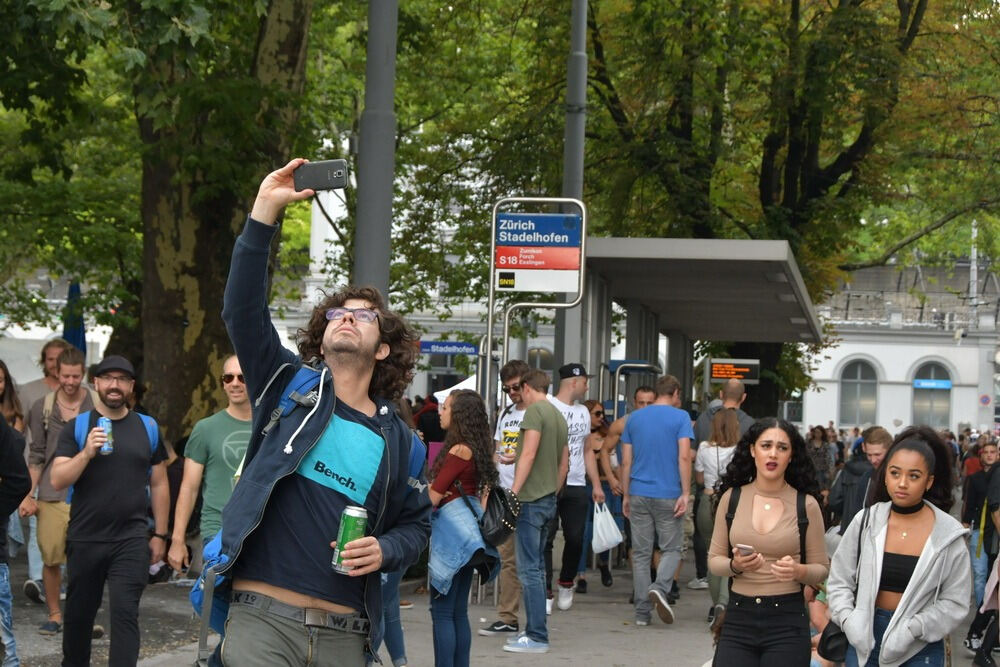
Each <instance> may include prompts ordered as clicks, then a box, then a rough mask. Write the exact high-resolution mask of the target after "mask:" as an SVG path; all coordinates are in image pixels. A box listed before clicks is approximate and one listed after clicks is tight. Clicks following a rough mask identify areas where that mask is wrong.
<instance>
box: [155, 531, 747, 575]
mask: <svg viewBox="0 0 1000 667" xmlns="http://www.w3.org/2000/svg"><path fill="white" fill-rule="evenodd" d="M153 537H158V538H160V539H161V540H163V541H164V542H166V541H167V540H169V539H170V538H169V536H168V535H167V534H166V533H153ZM151 539H152V538H151ZM730 569H732V566H730Z"/></svg>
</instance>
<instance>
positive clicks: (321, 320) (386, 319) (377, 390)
mask: <svg viewBox="0 0 1000 667" xmlns="http://www.w3.org/2000/svg"><path fill="white" fill-rule="evenodd" d="M350 299H361V300H363V301H367V302H368V303H370V304H371V305H372V308H373V309H374V310H375V311H377V312H378V326H379V331H380V333H381V335H380V337H379V341H380V342H382V343H385V344H387V345H388V346H389V356H388V357H386V358H385V359H382V360H378V361H376V362H375V370H374V371H373V372H372V380H371V383H370V384H369V385H368V395H369V396H370V397H371V398H376V397H378V398H385V399H389V400H395V399H397V398H399V397H400V396H402V395H403V392H404V391H405V390H406V387H407V386H409V384H410V382H411V381H412V380H413V368H414V366H415V365H416V362H417V355H418V354H419V353H420V349H419V347H418V346H417V342H418V341H419V340H420V336H419V334H417V332H416V331H414V330H413V328H412V327H410V325H409V324H407V323H406V320H404V319H403V318H402V316H400V315H398V314H397V313H395V312H393V311H391V310H389V308H388V306H386V303H385V299H384V298H383V297H382V293H381V292H379V291H378V289H376V288H374V287H370V286H366V287H355V286H353V285H348V286H347V287H343V288H341V289H340V290H338V291H337V292H334V293H333V294H327V295H325V296H324V298H323V300H322V301H320V302H319V305H317V306H316V307H315V308H314V309H313V312H312V315H311V316H310V317H309V322H308V323H307V324H306V326H305V328H303V329H299V330H298V332H297V333H296V343H297V344H298V347H299V355H300V356H301V357H302V358H303V359H307V360H308V359H314V358H316V357H320V358H322V356H323V350H322V344H323V334H324V332H326V325H327V319H326V311H328V310H329V309H331V308H337V307H338V306H343V305H344V303H346V302H347V301H348V300H350Z"/></svg>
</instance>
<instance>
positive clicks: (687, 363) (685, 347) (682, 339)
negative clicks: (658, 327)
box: [664, 331, 694, 409]
mask: <svg viewBox="0 0 1000 667" xmlns="http://www.w3.org/2000/svg"><path fill="white" fill-rule="evenodd" d="M666 334H667V367H666V369H664V372H666V373H669V374H670V375H673V376H674V377H675V378H677V379H678V380H680V383H681V392H682V393H683V396H684V408H685V409H686V408H687V407H688V403H689V401H690V397H691V391H692V387H691V385H692V384H693V383H694V342H693V341H692V340H691V339H689V338H688V337H687V336H685V335H684V334H683V333H681V332H679V331H668V332H666Z"/></svg>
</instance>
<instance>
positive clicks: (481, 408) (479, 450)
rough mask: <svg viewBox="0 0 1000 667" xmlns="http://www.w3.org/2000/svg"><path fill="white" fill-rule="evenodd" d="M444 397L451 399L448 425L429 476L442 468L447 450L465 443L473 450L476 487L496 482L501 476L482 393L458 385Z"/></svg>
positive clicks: (434, 474) (494, 484)
mask: <svg viewBox="0 0 1000 667" xmlns="http://www.w3.org/2000/svg"><path fill="white" fill-rule="evenodd" d="M445 400H450V401H451V405H450V407H451V425H450V426H448V432H447V433H446V434H445V436H444V446H442V447H441V451H440V452H438V455H437V458H435V459H434V464H433V465H432V466H431V474H430V478H431V480H433V479H434V478H435V477H437V474H438V472H440V471H441V466H442V465H444V460H445V457H447V456H448V451H449V450H451V448H452V447H454V446H455V445H459V444H462V445H468V446H469V448H470V449H471V450H472V462H473V463H474V464H475V466H476V476H477V477H478V478H479V488H478V489H476V491H477V492H481V491H482V490H483V489H484V488H486V487H487V486H489V487H492V486H496V484H497V482H498V481H499V477H500V476H499V475H498V474H497V466H496V463H495V462H494V461H493V453H494V452H493V450H494V447H493V436H492V434H491V431H490V420H489V417H487V415H486V404H485V403H483V399H482V397H481V396H480V395H479V394H478V393H476V392H474V391H472V390H471V389H459V390H457V391H453V392H452V393H451V394H449V395H448V398H447V399H445ZM465 491H466V492H467V493H470V494H471V492H472V490H471V489H466V490H465Z"/></svg>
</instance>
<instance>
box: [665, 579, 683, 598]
mask: <svg viewBox="0 0 1000 667" xmlns="http://www.w3.org/2000/svg"><path fill="white" fill-rule="evenodd" d="M680 599H681V589H680V586H678V585H677V580H674V581H673V582H672V583H671V584H670V592H669V593H667V602H669V603H670V604H677V601H678V600H680Z"/></svg>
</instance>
